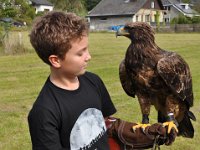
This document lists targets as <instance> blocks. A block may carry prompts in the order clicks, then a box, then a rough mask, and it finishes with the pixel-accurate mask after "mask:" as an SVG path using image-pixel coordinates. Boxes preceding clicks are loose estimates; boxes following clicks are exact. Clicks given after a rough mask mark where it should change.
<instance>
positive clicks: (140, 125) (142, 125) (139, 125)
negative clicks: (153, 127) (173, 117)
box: [132, 123, 150, 132]
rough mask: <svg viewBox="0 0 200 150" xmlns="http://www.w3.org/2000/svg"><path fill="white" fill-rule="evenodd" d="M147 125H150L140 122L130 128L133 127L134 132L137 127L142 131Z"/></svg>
mask: <svg viewBox="0 0 200 150" xmlns="http://www.w3.org/2000/svg"><path fill="white" fill-rule="evenodd" d="M148 126H150V124H141V123H137V125H134V126H133V127H132V129H133V132H135V131H136V129H137V128H141V129H142V131H143V132H144V131H145V128H146V127H148Z"/></svg>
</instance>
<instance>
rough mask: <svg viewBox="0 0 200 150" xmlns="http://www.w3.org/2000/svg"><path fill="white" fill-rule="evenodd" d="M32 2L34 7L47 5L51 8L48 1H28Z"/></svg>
mask: <svg viewBox="0 0 200 150" xmlns="http://www.w3.org/2000/svg"><path fill="white" fill-rule="evenodd" d="M30 1H31V2H32V4H35V5H47V6H53V4H52V3H50V2H49V1H47V0H30Z"/></svg>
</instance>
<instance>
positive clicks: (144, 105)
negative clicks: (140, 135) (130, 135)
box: [132, 95, 151, 131]
mask: <svg viewBox="0 0 200 150" xmlns="http://www.w3.org/2000/svg"><path fill="white" fill-rule="evenodd" d="M138 100H139V103H140V108H141V111H142V123H137V125H134V126H133V127H132V128H133V131H135V130H136V129H137V128H141V129H142V130H143V131H144V130H145V128H146V127H147V126H150V124H149V113H150V107H151V103H150V101H149V100H148V99H146V98H144V97H142V96H141V95H140V96H138Z"/></svg>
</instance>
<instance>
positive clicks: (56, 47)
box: [30, 11, 88, 65]
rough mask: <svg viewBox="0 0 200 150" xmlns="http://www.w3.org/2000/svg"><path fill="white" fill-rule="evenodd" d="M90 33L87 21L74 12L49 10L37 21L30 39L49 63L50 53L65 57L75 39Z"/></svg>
mask: <svg viewBox="0 0 200 150" xmlns="http://www.w3.org/2000/svg"><path fill="white" fill-rule="evenodd" d="M87 34H88V25H87V23H86V21H85V20H84V19H83V18H81V17H79V16H77V15H75V14H73V13H64V12H58V11H57V12H56V11H53V12H49V13H47V14H46V15H44V16H42V17H40V18H38V19H37V21H36V22H35V24H34V26H33V29H32V31H31V33H30V41H31V44H32V46H33V47H34V49H35V51H36V52H37V54H38V56H39V57H40V58H41V59H42V60H43V61H44V62H45V63H47V64H49V65H51V63H50V62H49V56H50V55H57V56H58V57H59V58H61V59H64V56H65V54H66V52H67V51H68V50H69V49H70V48H71V42H72V41H73V40H77V39H81V38H82V37H83V36H85V35H87Z"/></svg>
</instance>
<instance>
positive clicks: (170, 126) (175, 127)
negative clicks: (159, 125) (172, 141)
mask: <svg viewBox="0 0 200 150" xmlns="http://www.w3.org/2000/svg"><path fill="white" fill-rule="evenodd" d="M166 126H168V130H167V133H168V134H169V133H170V132H171V130H172V128H174V129H175V131H176V132H177V133H178V128H177V126H176V125H175V123H174V122H173V121H169V122H164V123H163V127H166Z"/></svg>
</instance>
